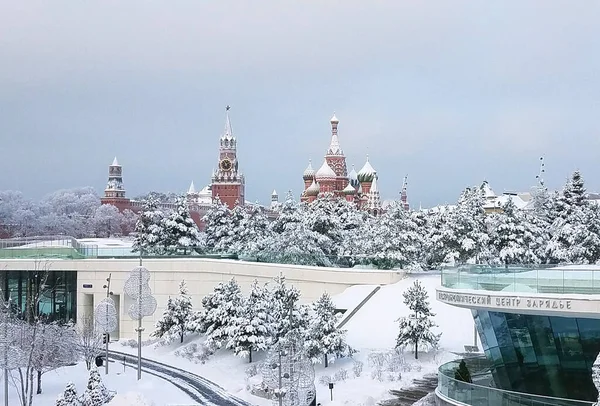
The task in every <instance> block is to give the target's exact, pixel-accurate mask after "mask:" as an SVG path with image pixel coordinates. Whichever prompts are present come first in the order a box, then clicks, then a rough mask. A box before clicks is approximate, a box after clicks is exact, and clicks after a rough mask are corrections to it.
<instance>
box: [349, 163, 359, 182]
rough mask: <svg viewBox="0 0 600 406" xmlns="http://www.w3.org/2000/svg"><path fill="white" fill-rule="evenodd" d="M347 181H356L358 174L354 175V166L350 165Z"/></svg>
mask: <svg viewBox="0 0 600 406" xmlns="http://www.w3.org/2000/svg"><path fill="white" fill-rule="evenodd" d="M348 179H350V180H358V174H357V173H356V169H354V164H352V170H351V171H350V173H349V174H348Z"/></svg>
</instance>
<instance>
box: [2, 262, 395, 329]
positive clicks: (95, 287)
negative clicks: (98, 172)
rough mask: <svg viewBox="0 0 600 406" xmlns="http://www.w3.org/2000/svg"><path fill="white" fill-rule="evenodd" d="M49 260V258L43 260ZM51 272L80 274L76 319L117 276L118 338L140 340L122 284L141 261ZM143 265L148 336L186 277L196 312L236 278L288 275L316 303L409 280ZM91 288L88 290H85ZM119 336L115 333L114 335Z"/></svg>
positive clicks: (277, 268)
mask: <svg viewBox="0 0 600 406" xmlns="http://www.w3.org/2000/svg"><path fill="white" fill-rule="evenodd" d="M43 261H45V260H43ZM35 263H36V261H34V260H24V259H15V260H3V261H0V272H1V270H3V269H4V270H33V269H35ZM48 263H49V266H50V270H64V271H77V315H78V318H80V317H81V316H82V315H84V314H86V313H91V311H92V309H93V304H94V303H98V302H99V301H100V300H101V299H102V298H104V297H106V290H105V289H103V286H104V284H106V278H107V277H108V275H109V274H112V280H111V291H112V292H113V293H114V294H115V296H114V298H115V300H116V302H117V305H118V307H119V309H118V310H119V313H120V323H119V334H118V336H119V337H121V338H123V337H125V338H133V337H135V336H136V333H135V331H134V330H135V328H136V327H137V322H135V321H133V320H131V319H130V318H129V316H127V308H128V306H129V304H130V302H129V300H128V299H126V298H125V296H124V294H123V284H124V282H125V280H126V279H127V278H128V276H129V271H131V270H132V269H133V268H134V267H136V266H138V265H139V260H137V259H134V258H132V259H84V260H60V259H57V260H48ZM144 266H145V267H147V268H148V269H149V270H150V271H151V280H150V287H151V288H152V292H153V294H154V296H155V297H156V300H157V301H158V309H157V310H156V313H155V314H154V315H153V316H152V317H147V318H145V319H144V321H143V327H144V328H145V331H144V336H145V337H147V336H148V335H149V333H150V332H152V330H153V329H154V324H155V322H156V320H157V319H158V318H159V317H160V316H161V314H162V312H163V309H164V307H165V305H166V302H167V299H168V298H169V296H174V295H177V292H178V286H179V283H180V282H181V280H183V279H185V281H186V283H187V286H188V289H189V290H190V295H191V297H192V303H193V305H194V307H195V308H196V309H199V308H200V306H201V300H202V297H204V296H205V295H206V294H208V293H210V292H212V291H213V288H214V286H215V285H216V284H217V283H219V282H224V281H227V280H229V279H231V278H232V277H235V278H236V280H237V281H238V282H239V284H240V286H241V288H242V290H243V291H244V292H247V291H248V289H249V288H250V285H251V284H252V282H253V281H254V279H258V281H259V282H269V281H270V280H272V279H273V278H274V277H275V276H277V275H279V273H280V272H281V273H283V274H284V275H285V277H286V279H287V280H288V281H289V283H291V284H293V285H294V286H296V287H297V288H298V289H299V290H300V292H301V294H302V299H301V300H302V302H305V303H306V302H312V301H314V300H316V299H317V298H318V297H319V296H320V295H321V294H322V293H323V292H325V291H327V292H329V293H330V294H331V295H335V294H338V293H341V292H343V291H344V290H345V289H346V288H348V287H350V286H353V285H387V284H391V283H395V282H398V281H399V280H401V279H402V278H403V277H404V276H405V272H404V271H377V270H368V269H342V268H323V267H311V266H300V265H283V264H268V263H257V262H243V261H233V260H217V259H205V258H193V259H192V258H190V259H188V258H172V259H171V258H160V259H149V260H144ZM84 285H86V286H89V285H91V287H86V288H84V287H83V286H84ZM113 336H114V337H117V335H116V334H113Z"/></svg>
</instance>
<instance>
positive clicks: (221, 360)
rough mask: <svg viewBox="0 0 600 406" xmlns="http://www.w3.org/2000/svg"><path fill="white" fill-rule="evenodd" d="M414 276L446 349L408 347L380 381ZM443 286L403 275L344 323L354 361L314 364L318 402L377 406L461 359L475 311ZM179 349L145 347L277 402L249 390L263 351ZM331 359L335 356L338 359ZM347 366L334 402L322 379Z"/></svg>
mask: <svg viewBox="0 0 600 406" xmlns="http://www.w3.org/2000/svg"><path fill="white" fill-rule="evenodd" d="M415 278H418V279H419V281H420V282H421V283H422V284H423V286H424V287H425V288H426V290H427V292H428V295H429V301H430V304H431V307H432V310H433V312H434V313H435V314H436V316H435V317H434V322H435V323H437V324H438V325H439V327H437V328H434V329H433V331H434V332H436V333H439V332H443V334H442V336H441V339H440V346H441V348H442V350H441V351H440V352H439V353H434V352H427V353H420V354H419V360H414V357H413V355H412V353H411V352H410V351H408V350H406V351H405V353H404V357H405V362H406V366H405V367H403V368H401V369H400V373H401V375H402V378H401V380H393V381H391V380H390V377H391V375H393V374H391V373H389V372H384V373H383V375H382V380H381V381H380V380H378V379H374V378H373V377H372V375H373V374H375V372H376V368H375V367H374V366H372V365H370V364H369V355H372V354H377V353H382V352H385V353H387V352H389V351H391V350H392V349H393V347H394V345H395V343H396V337H397V335H398V331H399V324H398V322H397V319H398V318H399V317H402V316H406V315H407V314H408V309H407V308H406V306H405V305H404V304H403V297H402V293H403V292H404V290H405V289H407V288H408V287H409V286H411V285H412V284H413V282H414V279H415ZM439 285H440V276H439V274H437V275H430V274H419V275H418V276H414V275H413V276H410V277H408V278H406V279H403V280H402V281H400V282H398V283H396V284H393V285H388V286H384V287H382V288H381V289H380V290H379V291H378V292H377V293H376V294H375V295H374V296H373V297H372V298H371V299H370V300H369V301H368V302H367V303H366V304H365V306H363V307H362V308H361V309H360V310H359V311H358V312H357V313H356V314H355V315H354V316H353V317H352V319H350V321H349V322H348V323H347V324H346V325H345V326H344V327H343V329H345V330H347V335H346V341H347V343H348V344H349V345H350V346H352V347H353V348H354V349H356V350H358V353H357V354H355V355H354V357H353V359H349V358H346V359H338V360H335V363H333V364H330V366H329V367H328V368H325V367H324V365H323V364H317V365H315V373H316V380H315V385H316V387H317V402H318V403H321V404H322V405H323V406H338V405H373V406H374V405H376V404H377V402H379V401H381V400H383V399H387V398H390V397H391V395H390V394H389V390H390V389H401V388H404V387H408V386H411V385H412V380H413V379H416V378H420V377H422V376H423V375H425V374H431V373H436V372H437V368H438V366H439V365H441V364H442V363H444V362H447V361H449V360H451V359H455V358H456V356H455V355H453V354H452V353H451V352H450V351H461V352H462V351H464V345H470V344H472V343H473V326H474V323H473V318H472V316H471V312H470V311H469V310H467V309H462V308H458V307H453V306H449V305H446V304H443V303H440V302H438V301H436V300H435V288H436V287H438V286H439ZM374 288H375V286H374V285H362V286H361V285H358V286H353V287H350V288H348V289H346V291H344V292H343V293H341V294H339V295H336V296H334V297H333V298H332V299H333V300H334V303H335V304H336V307H337V308H348V309H349V310H348V311H350V309H352V308H354V307H355V306H356V305H357V304H358V303H359V302H360V301H362V299H363V298H364V297H365V296H366V295H368V294H369V293H370V292H371V291H372V290H373V289H374ZM457 326H460V328H457ZM204 341H205V338H204V337H199V336H196V335H192V336H187V337H186V338H185V343H184V344H183V345H184V346H187V345H190V344H194V343H195V344H197V345H198V346H200V344H201V343H203V342H204ZM111 348H112V349H114V350H116V351H122V352H127V353H132V354H135V353H136V351H137V349H136V348H131V347H128V346H123V345H120V344H118V343H112V344H111ZM178 348H181V346H180V345H179V344H177V343H172V344H169V345H160V346H148V347H144V349H143V353H142V356H143V357H145V358H149V359H154V360H157V361H160V362H165V363H168V364H170V365H173V366H175V367H179V368H184V369H186V370H189V371H190V372H192V373H195V374H198V375H200V376H203V377H205V378H206V379H208V380H210V381H212V382H214V383H216V384H218V385H220V386H221V387H223V388H224V389H225V390H227V391H228V392H230V393H231V394H233V395H234V396H237V397H239V398H241V399H244V400H246V401H248V402H250V403H252V404H254V405H257V406H270V405H272V402H271V401H270V400H267V399H263V398H260V397H257V396H254V395H252V394H251V393H250V392H249V390H248V388H249V387H250V385H254V384H258V383H259V382H260V380H261V379H260V375H258V376H254V377H250V378H248V377H247V374H246V369H247V368H248V367H251V366H252V365H258V363H259V362H261V361H262V360H263V359H264V358H265V354H264V353H263V352H259V353H256V354H254V355H253V359H254V362H253V363H252V364H249V363H248V361H247V359H246V358H241V357H236V356H234V355H233V354H232V352H231V351H227V350H219V351H218V352H217V353H216V354H214V355H212V356H211V357H210V358H209V359H208V360H207V361H206V362H205V363H204V364H203V363H202V362H200V361H198V362H197V363H195V362H192V361H190V360H188V359H185V358H183V357H181V356H177V355H175V353H176V351H177V349H178ZM330 360H333V357H331V358H330ZM355 361H359V362H362V363H363V364H364V369H363V371H362V374H361V375H360V377H355V376H354V372H353V366H354V362H355ZM344 370H345V371H346V372H347V375H348V376H347V378H346V379H345V380H343V381H336V382H335V385H334V390H333V397H334V400H333V401H331V400H330V397H329V396H330V393H329V389H328V388H327V386H325V385H324V384H323V382H325V381H326V380H327V379H328V378H333V377H334V376H335V375H336V374H338V375H340V374H341V375H343V374H342V372H343V371H344ZM340 371H341V372H340ZM144 394H145V393H144ZM145 395H146V394H145ZM148 397H149V396H148Z"/></svg>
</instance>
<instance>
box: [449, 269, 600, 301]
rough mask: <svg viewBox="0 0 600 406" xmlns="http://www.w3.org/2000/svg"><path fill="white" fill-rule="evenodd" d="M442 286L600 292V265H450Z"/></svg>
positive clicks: (496, 289)
mask: <svg viewBox="0 0 600 406" xmlns="http://www.w3.org/2000/svg"><path fill="white" fill-rule="evenodd" d="M442 286H443V287H446V288H453V289H471V290H486V291H496V292H498V291H502V292H519V293H554V294H557V293H558V294H564V293H568V294H584V295H585V294H588V295H590V294H600V266H591V265H590V266H588V265H583V266H580V265H571V266H558V265H536V266H531V267H527V266H519V267H459V268H448V269H442Z"/></svg>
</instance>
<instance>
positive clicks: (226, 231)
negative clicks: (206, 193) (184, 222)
mask: <svg viewBox="0 0 600 406" xmlns="http://www.w3.org/2000/svg"><path fill="white" fill-rule="evenodd" d="M203 221H204V235H205V245H206V249H207V250H208V251H216V252H225V251H227V250H228V249H229V247H230V246H231V242H232V239H233V236H234V235H235V230H236V227H237V224H236V223H235V222H234V221H233V215H232V211H231V210H230V209H229V208H228V207H227V205H226V204H225V203H222V202H221V200H219V198H218V197H217V198H216V199H215V201H214V203H213V204H212V205H211V207H210V208H209V209H208V210H207V212H206V214H205V215H204V217H203Z"/></svg>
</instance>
